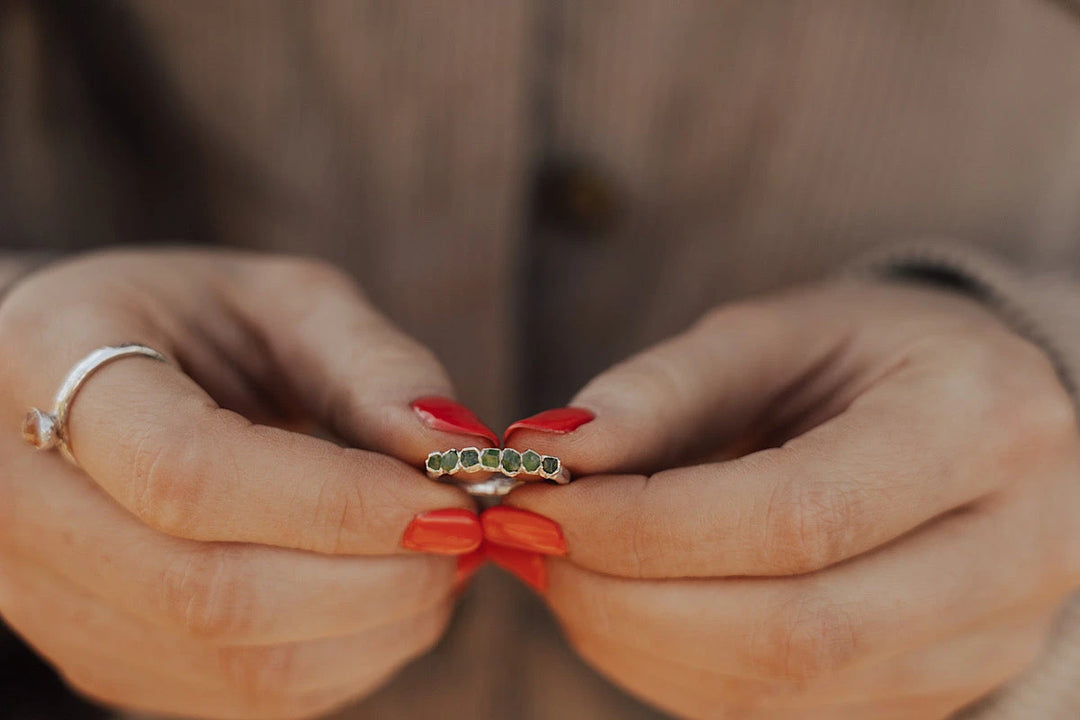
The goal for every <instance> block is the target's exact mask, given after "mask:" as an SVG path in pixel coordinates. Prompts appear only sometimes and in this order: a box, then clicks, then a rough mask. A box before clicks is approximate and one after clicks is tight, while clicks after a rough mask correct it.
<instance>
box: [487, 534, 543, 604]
mask: <svg viewBox="0 0 1080 720" xmlns="http://www.w3.org/2000/svg"><path fill="white" fill-rule="evenodd" d="M484 554H485V555H486V556H487V558H488V559H489V560H491V562H493V563H495V564H496V565H498V566H499V567H501V568H502V569H503V570H506V571H507V572H509V573H510V574H512V575H514V576H515V577H517V578H518V579H519V580H521V581H522V582H523V583H525V584H526V585H528V586H529V587H531V588H532V589H533V590H536V591H537V592H540V593H542V592H544V591H545V590H547V583H548V578H547V567H546V566H545V565H544V556H543V555H540V554H539V553H532V552H525V551H524V550H515V549H514V548H508V547H502V546H500V545H492V544H490V543H484Z"/></svg>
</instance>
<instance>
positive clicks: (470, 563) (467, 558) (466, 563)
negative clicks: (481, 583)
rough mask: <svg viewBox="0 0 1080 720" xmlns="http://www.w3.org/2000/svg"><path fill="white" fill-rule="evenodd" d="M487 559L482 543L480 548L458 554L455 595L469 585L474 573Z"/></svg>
mask: <svg viewBox="0 0 1080 720" xmlns="http://www.w3.org/2000/svg"><path fill="white" fill-rule="evenodd" d="M486 561H487V557H486V556H485V555H484V548H483V545H481V547H480V549H479V550H476V551H474V552H471V553H468V554H466V555H460V556H458V559H457V572H455V573H454V594H455V595H457V594H460V593H461V592H462V591H464V590H465V588H466V587H468V585H469V581H471V580H472V578H473V575H475V574H476V572H477V571H478V570H479V569H480V568H482V567H483V566H484V563H485V562H486Z"/></svg>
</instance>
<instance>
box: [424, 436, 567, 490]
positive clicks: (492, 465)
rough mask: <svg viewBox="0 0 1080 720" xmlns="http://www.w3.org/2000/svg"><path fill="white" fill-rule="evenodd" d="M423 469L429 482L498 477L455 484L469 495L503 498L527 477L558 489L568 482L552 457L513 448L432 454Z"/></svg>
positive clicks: (473, 449)
mask: <svg viewBox="0 0 1080 720" xmlns="http://www.w3.org/2000/svg"><path fill="white" fill-rule="evenodd" d="M424 469H425V470H427V474H428V477H429V478H431V479H432V480H436V479H440V478H445V477H446V476H455V475H457V474H459V473H465V474H469V473H498V475H497V476H496V477H494V478H491V479H488V480H482V481H479V482H469V481H467V480H455V482H458V483H459V484H461V486H462V487H464V488H465V490H467V491H468V492H470V493H472V494H473V495H506V494H507V493H509V492H510V491H511V490H513V489H514V488H516V487H517V486H518V485H521V484H522V483H524V482H528V480H526V479H525V478H527V477H529V476H532V477H536V478H540V479H543V480H552V481H554V482H556V483H559V484H560V485H565V484H566V483H568V482H570V479H571V478H570V472H569V471H568V470H567V469H566V468H564V467H563V464H562V461H561V460H559V458H557V457H555V456H554V455H541V454H540V453H538V452H536V451H535V450H526V451H525V452H518V451H517V450H514V449H513V448H504V449H499V448H484V449H480V448H474V447H467V448H462V449H461V450H457V449H450V450H443V451H441V452H433V453H431V454H430V455H428V456H427V460H425V461H424ZM523 476H524V477H523Z"/></svg>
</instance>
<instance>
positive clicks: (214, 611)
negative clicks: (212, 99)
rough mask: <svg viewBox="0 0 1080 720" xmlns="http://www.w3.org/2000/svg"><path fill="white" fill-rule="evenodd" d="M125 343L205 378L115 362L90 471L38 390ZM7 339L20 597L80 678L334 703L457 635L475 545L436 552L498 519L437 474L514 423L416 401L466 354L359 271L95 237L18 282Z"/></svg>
mask: <svg viewBox="0 0 1080 720" xmlns="http://www.w3.org/2000/svg"><path fill="white" fill-rule="evenodd" d="M122 342H138V343H142V344H146V345H149V346H151V347H154V348H156V349H158V350H160V351H162V352H164V353H165V354H166V355H169V356H170V357H172V358H174V359H176V360H177V361H178V362H179V365H180V367H182V368H183V372H182V371H181V370H180V369H178V368H177V367H176V366H173V365H170V364H166V363H160V362H154V361H151V360H147V359H145V358H128V359H122V360H119V361H117V362H114V363H112V364H109V365H107V366H105V367H103V368H102V369H101V370H99V371H98V372H96V373H95V374H94V375H93V376H92V377H91V378H90V379H89V380H88V382H87V383H86V385H85V386H84V387H83V389H82V390H81V391H80V393H79V394H78V396H77V398H76V400H75V402H74V404H73V406H72V410H71V415H70V424H69V426H68V427H69V430H70V441H71V447H72V449H73V452H74V456H75V457H76V458H77V459H78V461H79V463H80V465H81V468H82V469H81V470H79V469H76V468H75V467H73V466H71V465H69V464H68V463H66V462H64V461H63V459H61V457H60V456H59V454H57V453H36V452H35V451H34V450H33V449H32V448H30V447H28V446H26V445H24V444H22V443H21V442H20V441H19V435H18V427H19V423H20V418H21V416H22V414H23V413H24V412H25V409H26V408H27V407H28V406H31V405H33V406H38V407H45V408H48V407H49V403H50V401H51V398H52V396H53V393H55V391H56V389H57V388H58V387H59V385H60V382H61V380H62V379H63V377H64V376H65V374H66V373H67V372H68V370H69V369H70V368H71V367H72V366H73V365H74V364H75V363H76V362H77V361H78V360H79V359H80V358H82V357H83V356H84V355H86V354H87V353H88V352H89V351H91V350H93V349H95V348H97V347H101V346H104V345H112V344H118V343H122ZM0 347H2V348H3V354H4V357H3V362H2V363H0V413H2V416H3V417H4V418H6V419H5V420H4V422H3V427H4V428H5V430H4V432H0V612H2V613H3V615H4V617H5V619H6V620H7V621H8V622H9V623H10V624H11V625H12V626H13V627H14V628H15V629H16V630H17V631H18V632H19V633H20V634H21V635H23V636H24V637H25V638H26V639H27V640H28V641H29V642H30V643H31V644H32V645H34V646H35V647H36V648H37V649H38V650H39V651H40V652H41V653H42V654H43V655H45V657H47V658H48V659H49V660H50V661H51V662H52V663H54V664H55V665H56V667H57V668H58V669H59V671H60V672H61V673H62V674H63V675H64V677H65V678H66V679H67V680H68V681H69V682H70V683H71V684H73V685H74V686H75V687H76V688H78V689H80V690H82V691H84V692H85V693H87V694H88V695H90V696H93V697H95V698H97V699H99V700H102V701H104V702H106V703H109V704H114V705H119V706H123V707H125V708H131V709H139V710H144V711H151V712H158V713H166V714H170V715H183V716H189V717H191V716H194V717H214V718H259V719H260V720H263V719H266V718H292V717H301V716H310V715H311V714H313V713H318V712H322V711H325V710H327V709H329V708H331V707H333V706H336V705H338V704H341V703H343V702H345V701H347V700H349V699H351V698H354V697H356V696H358V695H361V694H364V693H366V692H368V691H369V690H371V689H372V688H374V687H375V686H377V685H379V684H380V683H381V682H382V681H383V680H384V679H386V678H387V677H388V676H389V675H391V674H392V673H393V672H394V671H395V670H396V669H397V668H398V667H400V666H401V665H402V664H404V663H405V662H406V661H407V660H409V659H410V658H412V657H414V656H416V655H417V654H418V653H422V652H424V651H425V650H427V649H428V648H430V647H431V646H432V644H433V643H434V642H435V641H436V639H437V638H438V637H439V636H440V634H441V633H442V631H443V629H444V627H445V625H446V623H447V619H448V615H449V613H450V610H451V606H452V603H453V589H454V582H455V561H454V559H453V558H451V557H439V556H438V555H435V554H420V553H417V552H412V551H413V550H427V551H429V552H431V553H442V554H445V555H453V554H459V555H460V554H465V553H469V552H470V551H472V550H475V549H476V547H477V546H478V545H479V541H480V527H479V521H478V520H477V518H476V516H475V514H473V512H472V509H473V505H472V503H471V501H470V499H469V498H468V497H467V496H466V495H465V494H464V493H462V492H461V491H459V490H457V489H456V488H452V487H450V486H447V485H438V484H435V483H432V482H430V481H428V480H427V479H426V478H425V477H424V475H423V473H422V472H421V471H420V470H419V469H417V468H419V467H420V466H421V465H422V463H423V460H424V457H425V455H426V454H427V453H428V452H429V451H430V450H431V448H433V447H435V448H438V447H453V446H460V445H462V444H476V445H481V446H483V445H487V444H490V441H491V440H493V439H494V438H493V436H491V433H490V431H489V430H486V429H485V428H484V427H483V426H482V425H481V424H480V423H479V422H478V421H477V420H476V419H475V417H472V416H470V415H469V414H468V412H467V411H465V410H464V409H463V408H461V407H460V406H456V405H454V404H453V403H451V402H450V401H445V400H437V399H435V400H431V401H428V402H427V404H426V405H417V406H416V407H415V408H413V407H410V402H411V401H413V400H414V399H415V398H419V397H422V396H432V395H441V396H446V395H449V394H451V393H452V389H451V387H450V383H449V381H448V379H447V376H446V373H445V372H444V371H443V369H442V368H441V367H440V365H439V363H438V362H437V361H436V360H435V358H434V357H433V356H432V355H431V353H430V352H428V351H427V350H425V349H424V348H422V347H420V346H419V345H418V344H417V343H416V342H414V341H412V340H410V339H408V338H406V337H404V336H403V335H402V334H401V333H400V332H399V331H398V330H396V329H395V328H393V327H392V326H391V325H390V324H389V323H388V322H387V321H386V320H384V319H383V318H382V317H380V316H379V315H378V314H377V313H376V312H375V311H374V310H372V309H371V308H370V307H369V306H368V304H367V303H366V301H365V300H364V298H363V297H362V296H361V295H360V293H359V292H358V291H357V290H356V289H355V288H354V287H353V285H352V284H351V283H350V282H349V281H348V280H347V279H346V278H345V277H344V276H342V275H341V274H339V273H337V272H336V271H334V270H332V269H330V268H328V267H326V266H323V265H320V264H316V263H314V262H311V261H306V260H298V259H287V258H275V257H266V256H256V255H243V254H224V253H208V252H161V253H105V254H98V255H93V256H87V257H85V258H83V259H78V260H75V261H73V262H69V263H66V264H61V265H58V266H55V267H52V268H49V269H46V270H44V271H42V272H39V273H38V274H36V275H33V276H31V277H30V278H28V279H27V280H26V281H25V282H23V283H22V284H21V285H20V286H18V287H17V288H16V289H15V290H13V292H12V293H11V294H10V296H8V297H7V298H6V299H5V300H4V302H3V304H2V305H0ZM417 410H423V411H424V412H422V413H418V412H417ZM447 411H450V414H448V412H447ZM454 413H456V415H455V414H454ZM249 418H258V419H261V420H262V421H264V422H268V423H272V425H255V424H252V422H251V420H250V419H249ZM287 427H292V428H296V427H312V428H317V429H319V430H320V431H321V432H323V433H332V434H334V435H336V436H338V437H340V438H343V439H344V441H345V442H346V443H347V444H348V445H349V446H351V447H354V448H364V449H363V450H359V449H344V448H342V447H339V446H338V445H336V444H334V443H331V442H328V441H325V440H321V439H317V438H316V437H312V436H310V435H306V434H300V433H297V432H293V431H290V430H288V429H285V428H287ZM473 435H480V436H481V437H475V436H473ZM489 436H490V437H489ZM391 456H393V457H391ZM393 458H400V460H398V459H393ZM402 460H404V461H405V462H402ZM410 463H411V465H410ZM403 545H404V547H403ZM406 547H407V548H409V550H407V549H406ZM465 557H472V556H471V555H465Z"/></svg>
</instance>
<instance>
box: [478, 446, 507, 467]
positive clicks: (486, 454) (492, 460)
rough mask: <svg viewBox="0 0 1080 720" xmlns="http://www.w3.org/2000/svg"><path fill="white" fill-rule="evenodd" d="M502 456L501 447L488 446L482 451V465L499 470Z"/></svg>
mask: <svg viewBox="0 0 1080 720" xmlns="http://www.w3.org/2000/svg"><path fill="white" fill-rule="evenodd" d="M501 458H502V456H501V454H500V453H499V448H487V449H486V450H484V451H483V452H482V453H480V465H481V466H482V467H484V468H486V469H488V470H498V469H499V460H500V459H501Z"/></svg>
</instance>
